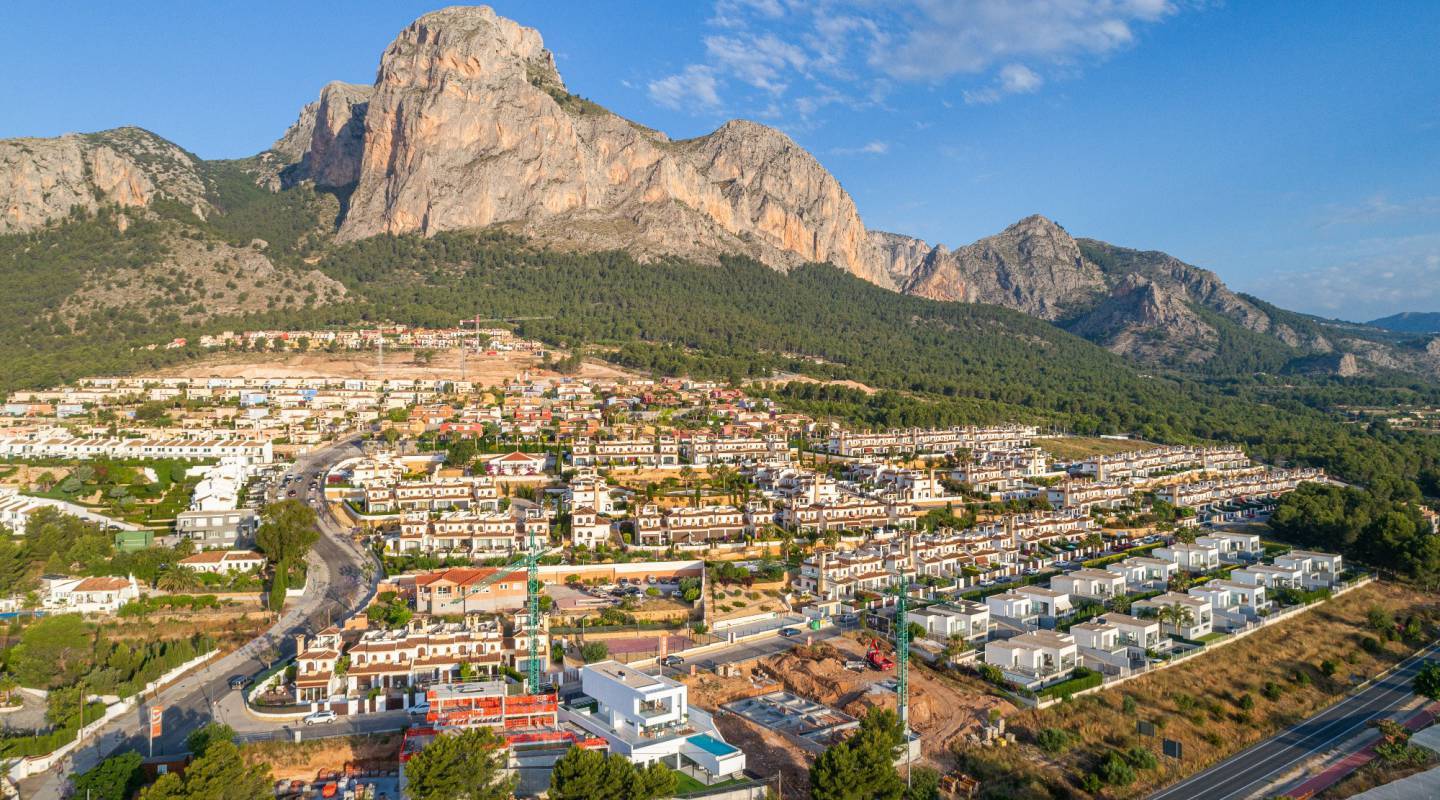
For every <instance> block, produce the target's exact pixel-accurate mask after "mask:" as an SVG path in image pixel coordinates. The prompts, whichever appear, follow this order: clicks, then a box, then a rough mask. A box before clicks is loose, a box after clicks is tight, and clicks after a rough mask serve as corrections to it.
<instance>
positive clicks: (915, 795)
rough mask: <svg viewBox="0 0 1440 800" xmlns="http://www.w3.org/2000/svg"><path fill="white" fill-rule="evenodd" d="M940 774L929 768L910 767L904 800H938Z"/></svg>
mask: <svg viewBox="0 0 1440 800" xmlns="http://www.w3.org/2000/svg"><path fill="white" fill-rule="evenodd" d="M939 798H940V773H939V772H938V771H936V770H933V769H931V768H930V767H917V766H913V765H912V766H911V768H910V780H909V786H908V787H907V788H906V789H905V800H939Z"/></svg>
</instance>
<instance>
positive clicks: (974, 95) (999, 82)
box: [964, 64, 1045, 105]
mask: <svg viewBox="0 0 1440 800" xmlns="http://www.w3.org/2000/svg"><path fill="white" fill-rule="evenodd" d="M1044 84H1045V79H1044V78H1042V77H1040V76H1039V75H1037V74H1035V71H1034V70H1032V69H1030V68H1029V67H1027V66H1025V65H1024V64H1006V65H1005V66H1004V67H1001V68H1000V74H999V75H998V76H996V78H995V83H994V84H992V85H990V86H987V87H985V88H983V89H968V90H966V91H965V93H964V97H965V102H966V103H969V104H971V105H976V104H982V105H983V104H987V103H998V102H999V101H1000V98H1002V97H1004V96H1005V95H1007V94H1030V93H1032V92H1036V91H1039V90H1040V87H1041V86H1043V85H1044Z"/></svg>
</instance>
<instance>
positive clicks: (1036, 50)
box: [870, 0, 1176, 81]
mask: <svg viewBox="0 0 1440 800" xmlns="http://www.w3.org/2000/svg"><path fill="white" fill-rule="evenodd" d="M1175 10H1176V9H1175V7H1174V5H1172V4H1171V3H1170V2H1169V0H918V2H915V3H914V4H913V5H911V6H910V7H909V10H907V11H904V12H901V13H900V15H899V22H898V23H897V24H896V25H894V26H893V30H892V35H891V36H889V37H888V38H887V40H886V41H885V42H883V44H884V47H883V48H881V47H875V48H873V49H872V50H871V53H870V63H871V65H872V66H874V67H875V68H877V69H879V70H882V71H884V72H886V73H888V74H890V75H892V76H894V77H897V78H902V79H906V80H929V81H936V80H943V79H946V78H950V77H953V76H955V75H962V74H968V75H974V74H980V73H983V72H985V71H987V70H989V69H990V68H992V67H993V66H994V65H995V64H997V63H1002V62H1013V61H1015V60H1018V59H1026V60H1031V61H1038V62H1048V63H1067V62H1070V61H1072V60H1074V59H1076V58H1078V57H1080V56H1085V55H1091V56H1097V55H1105V54H1107V53H1110V52H1112V51H1114V50H1116V49H1119V48H1121V47H1125V46H1127V45H1129V44H1131V43H1132V42H1133V41H1134V40H1135V28H1136V26H1137V25H1138V24H1143V23H1150V22H1157V21H1159V20H1161V19H1163V18H1165V17H1167V16H1169V15H1170V14H1172V13H1174V12H1175Z"/></svg>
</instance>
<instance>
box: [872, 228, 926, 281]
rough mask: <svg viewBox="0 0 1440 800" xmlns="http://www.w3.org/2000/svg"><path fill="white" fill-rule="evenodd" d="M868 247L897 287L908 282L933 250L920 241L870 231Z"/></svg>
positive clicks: (900, 235)
mask: <svg viewBox="0 0 1440 800" xmlns="http://www.w3.org/2000/svg"><path fill="white" fill-rule="evenodd" d="M870 247H871V249H872V250H873V251H874V253H875V256H874V258H875V259H876V260H877V262H878V263H879V265H880V268H881V269H884V270H885V272H886V274H888V275H889V276H890V279H891V280H892V281H894V282H895V285H896V286H897V287H900V286H904V285H905V284H907V283H909V282H910V279H911V277H913V276H914V275H915V271H916V270H917V269H919V268H920V266H921V265H922V264H923V263H924V262H925V256H927V255H929V253H930V251H931V250H933V249H934V248H932V247H931V246H930V245H928V244H926V243H925V242H924V240H922V239H916V238H915V237H914V236H906V235H905V234H903V233H890V232H888V231H870Z"/></svg>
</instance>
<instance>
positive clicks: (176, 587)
mask: <svg viewBox="0 0 1440 800" xmlns="http://www.w3.org/2000/svg"><path fill="white" fill-rule="evenodd" d="M199 585H200V578H199V576H197V575H196V574H195V570H193V569H190V568H189V567H182V566H179V565H176V566H173V567H171V568H169V569H167V570H165V571H164V572H162V573H160V577H159V578H158V579H157V580H156V581H155V588H157V589H160V590H161V591H165V592H185V591H189V590H191V589H194V588H195V587H197V586H199Z"/></svg>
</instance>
